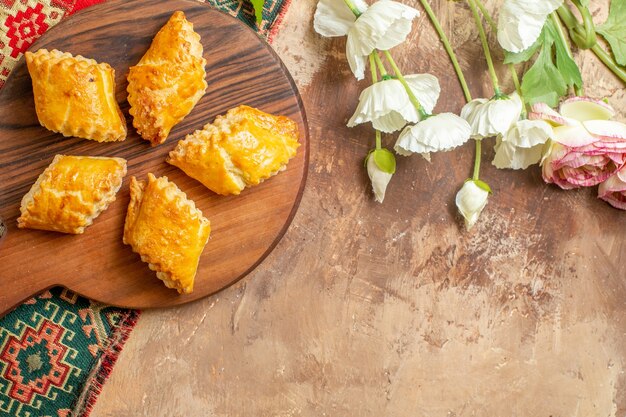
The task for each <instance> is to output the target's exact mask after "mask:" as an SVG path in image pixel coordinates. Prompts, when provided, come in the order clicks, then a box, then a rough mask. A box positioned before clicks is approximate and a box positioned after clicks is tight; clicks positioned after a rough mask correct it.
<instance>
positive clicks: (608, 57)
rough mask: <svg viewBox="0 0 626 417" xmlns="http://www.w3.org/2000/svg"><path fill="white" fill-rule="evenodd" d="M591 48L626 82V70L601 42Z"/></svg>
mask: <svg viewBox="0 0 626 417" xmlns="http://www.w3.org/2000/svg"><path fill="white" fill-rule="evenodd" d="M591 50H592V51H593V53H594V54H596V56H597V57H598V59H600V61H602V62H603V63H604V65H606V66H607V67H608V68H609V69H610V70H611V71H612V72H613V74H615V75H616V76H617V77H619V78H620V79H621V80H622V81H623V82H624V83H626V71H624V69H623V68H622V67H620V66H619V65H618V64H617V63H616V62H615V60H614V59H613V57H612V56H611V55H610V54H609V53H608V52H607V51H605V50H604V49H603V48H602V47H601V46H600V44H599V43H596V44H595V45H594V46H593V47H592V48H591Z"/></svg>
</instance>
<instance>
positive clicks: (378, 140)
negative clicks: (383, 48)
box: [369, 52, 383, 149]
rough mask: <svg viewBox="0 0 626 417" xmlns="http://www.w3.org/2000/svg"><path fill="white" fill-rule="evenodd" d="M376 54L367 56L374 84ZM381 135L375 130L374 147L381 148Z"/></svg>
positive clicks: (376, 75)
mask: <svg viewBox="0 0 626 417" xmlns="http://www.w3.org/2000/svg"><path fill="white" fill-rule="evenodd" d="M377 56H378V54H377V53H376V52H372V53H371V54H370V56H369V58H370V70H371V71H372V84H376V83H377V82H378V73H377V72H376V63H375V61H376V57H377ZM382 142H383V141H382V135H381V133H380V130H376V149H381V148H382V147H383V145H382Z"/></svg>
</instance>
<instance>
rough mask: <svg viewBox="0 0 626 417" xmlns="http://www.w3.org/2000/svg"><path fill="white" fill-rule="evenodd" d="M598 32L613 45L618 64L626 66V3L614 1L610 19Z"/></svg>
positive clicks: (612, 48)
mask: <svg viewBox="0 0 626 417" xmlns="http://www.w3.org/2000/svg"><path fill="white" fill-rule="evenodd" d="M596 31H597V32H598V33H599V34H600V35H602V36H603V37H604V39H606V41H607V42H608V43H609V45H611V50H612V51H613V55H614V56H615V60H616V61H617V63H618V64H620V65H622V66H625V65H626V1H624V0H612V1H611V8H610V9H609V18H608V19H607V20H606V22H604V23H603V24H602V25H600V26H597V27H596Z"/></svg>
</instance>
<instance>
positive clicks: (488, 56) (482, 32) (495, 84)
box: [467, 0, 502, 97]
mask: <svg viewBox="0 0 626 417" xmlns="http://www.w3.org/2000/svg"><path fill="white" fill-rule="evenodd" d="M467 4H468V5H469V7H470V9H471V10H472V14H473V15H474V21H475V22H476V27H478V34H479V35H480V42H481V43H482V45H483V50H484V51H485V58H486V59H487V67H488V68H489V75H490V76H491V82H492V83H493V89H494V90H495V94H496V97H498V96H501V95H502V92H501V91H500V83H499V82H498V75H497V74H496V69H495V68H494V66H493V59H492V58H491V51H490V50H489V43H488V42H487V35H486V34H485V28H484V27H483V23H482V21H481V19H480V15H479V14H478V9H477V8H476V4H475V3H474V0H467Z"/></svg>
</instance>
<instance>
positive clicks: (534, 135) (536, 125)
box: [503, 120, 554, 148]
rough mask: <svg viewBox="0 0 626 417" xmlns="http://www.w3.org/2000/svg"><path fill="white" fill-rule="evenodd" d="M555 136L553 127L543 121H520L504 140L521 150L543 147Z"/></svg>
mask: <svg viewBox="0 0 626 417" xmlns="http://www.w3.org/2000/svg"><path fill="white" fill-rule="evenodd" d="M553 134H554V131H553V129H552V126H550V124H548V123H547V122H544V121H543V120H520V121H518V122H517V123H514V124H513V126H511V129H509V131H508V132H507V133H506V135H504V137H503V140H504V141H506V142H509V143H510V144H512V145H513V146H516V147H519V148H532V147H533V146H536V145H543V144H544V143H546V142H547V141H548V139H550V138H551V137H552V136H553Z"/></svg>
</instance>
